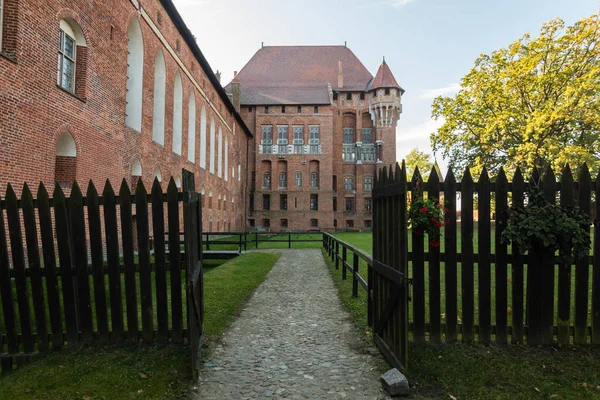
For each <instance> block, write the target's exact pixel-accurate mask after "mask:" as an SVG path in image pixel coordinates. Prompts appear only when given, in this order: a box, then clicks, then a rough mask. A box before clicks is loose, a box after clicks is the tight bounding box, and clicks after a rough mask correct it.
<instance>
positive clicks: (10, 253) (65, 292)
mask: <svg viewBox="0 0 600 400" xmlns="http://www.w3.org/2000/svg"><path fill="white" fill-rule="evenodd" d="M183 194H184V193H183ZM183 194H182V193H181V192H179V191H178V189H177V186H176V184H175V182H174V181H173V179H171V181H170V182H169V185H168V189H167V191H166V193H165V192H163V190H162V188H161V185H160V183H159V182H158V181H157V180H155V181H154V184H153V185H152V190H151V193H150V194H149V193H147V191H146V188H145V187H144V184H143V183H142V182H141V180H140V181H139V182H138V183H137V186H136V188H135V192H134V193H131V191H130V189H129V185H128V183H127V182H126V181H125V180H123V183H122V185H121V187H120V190H119V193H118V195H117V194H115V192H114V190H113V188H112V186H111V184H110V182H109V181H107V182H106V185H105V187H104V190H103V192H102V195H101V196H100V195H99V194H98V192H97V190H96V188H95V186H94V184H93V183H92V182H90V184H89V186H88V189H87V193H86V196H85V197H84V195H83V194H82V191H81V189H80V188H79V185H78V184H77V183H74V185H73V188H72V190H71V194H70V198H66V197H65V194H64V192H63V190H62V189H61V187H60V186H59V185H56V186H55V188H54V193H53V196H52V197H53V198H50V196H49V194H48V191H47V190H46V188H45V186H44V185H43V184H40V185H39V188H38V191H37V198H36V199H34V198H33V196H32V193H31V190H30V189H29V187H28V186H27V185H25V186H24V188H23V191H22V196H21V199H20V200H19V199H17V195H16V194H15V191H14V190H13V188H12V187H11V186H10V185H8V189H7V192H6V197H5V199H2V200H1V201H0V298H1V300H2V308H1V313H2V314H1V315H0V317H1V318H0V320H1V323H0V353H1V354H0V358H1V360H2V367H3V370H4V371H8V370H10V369H11V368H12V363H13V362H15V361H16V362H17V363H19V362H22V361H25V360H26V359H28V358H29V357H30V356H31V355H32V354H35V353H37V352H43V351H45V350H48V349H49V348H54V349H56V348H61V347H63V346H64V345H65V344H66V343H68V344H74V343H85V344H87V343H92V342H93V341H95V340H96V341H98V342H110V343H122V342H124V341H128V342H138V341H139V340H140V338H141V339H142V340H143V341H144V342H146V343H151V342H165V343H166V342H168V341H171V342H173V343H183V342H184V339H186V338H187V335H188V330H187V329H186V328H185V326H184V322H186V320H187V316H186V312H185V308H184V305H185V304H186V303H185V302H186V301H187V300H186V291H185V290H184V288H185V283H184V279H185V278H186V276H185V274H184V276H183V277H182V271H184V270H185V269H186V258H185V253H184V252H183V251H182V250H181V247H180V246H179V242H180V232H181V231H182V230H183V224H182V221H183V218H182V217H183V215H182V213H181V211H182V208H183V202H184V200H183V197H184V196H182V195H183ZM36 211H37V212H36ZM134 211H135V214H134ZM5 214H6V221H7V226H6V225H5ZM134 215H135V223H134ZM194 226H195V225H194ZM165 227H167V229H168V232H169V233H168V235H170V236H172V237H168V242H170V243H177V246H171V247H172V248H168V247H167V246H168V245H166V244H165V240H156V241H155V242H154V249H153V251H152V252H151V249H150V237H151V236H154V238H164V237H165ZM151 229H152V232H151ZM7 232H8V238H7ZM7 239H10V241H8V240H7ZM134 242H135V243H134ZM9 243H10V247H9ZM134 249H137V252H136V251H135V250H134ZM88 255H89V257H88ZM167 276H168V277H167ZM168 281H169V282H170V284H168ZM140 323H141V325H140Z"/></svg>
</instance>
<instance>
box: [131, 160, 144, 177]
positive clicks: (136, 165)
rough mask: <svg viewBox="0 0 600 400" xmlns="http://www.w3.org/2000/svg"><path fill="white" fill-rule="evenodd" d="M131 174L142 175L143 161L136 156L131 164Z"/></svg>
mask: <svg viewBox="0 0 600 400" xmlns="http://www.w3.org/2000/svg"><path fill="white" fill-rule="evenodd" d="M131 176H142V163H141V162H140V159H139V158H136V159H135V160H134V161H133V164H131Z"/></svg>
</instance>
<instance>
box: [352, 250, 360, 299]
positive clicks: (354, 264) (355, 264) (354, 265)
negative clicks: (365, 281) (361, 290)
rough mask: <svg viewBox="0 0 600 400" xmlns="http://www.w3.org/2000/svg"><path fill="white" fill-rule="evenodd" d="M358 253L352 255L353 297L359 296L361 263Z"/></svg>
mask: <svg viewBox="0 0 600 400" xmlns="http://www.w3.org/2000/svg"><path fill="white" fill-rule="evenodd" d="M359 262H360V261H359V259H358V254H356V253H354V256H353V257H352V297H354V298H357V297H358V278H357V276H358V264H359Z"/></svg>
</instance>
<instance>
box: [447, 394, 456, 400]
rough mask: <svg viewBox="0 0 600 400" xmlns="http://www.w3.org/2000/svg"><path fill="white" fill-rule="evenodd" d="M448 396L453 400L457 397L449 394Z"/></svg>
mask: <svg viewBox="0 0 600 400" xmlns="http://www.w3.org/2000/svg"><path fill="white" fill-rule="evenodd" d="M448 396H450V399H451V400H456V397H454V396H452V395H451V394H449V395H448Z"/></svg>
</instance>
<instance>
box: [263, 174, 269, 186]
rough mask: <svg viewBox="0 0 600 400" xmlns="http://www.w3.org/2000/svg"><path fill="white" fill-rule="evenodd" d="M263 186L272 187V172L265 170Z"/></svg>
mask: <svg viewBox="0 0 600 400" xmlns="http://www.w3.org/2000/svg"><path fill="white" fill-rule="evenodd" d="M263 187H264V188H270V187H271V173H269V172H265V174H264V175H263Z"/></svg>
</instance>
